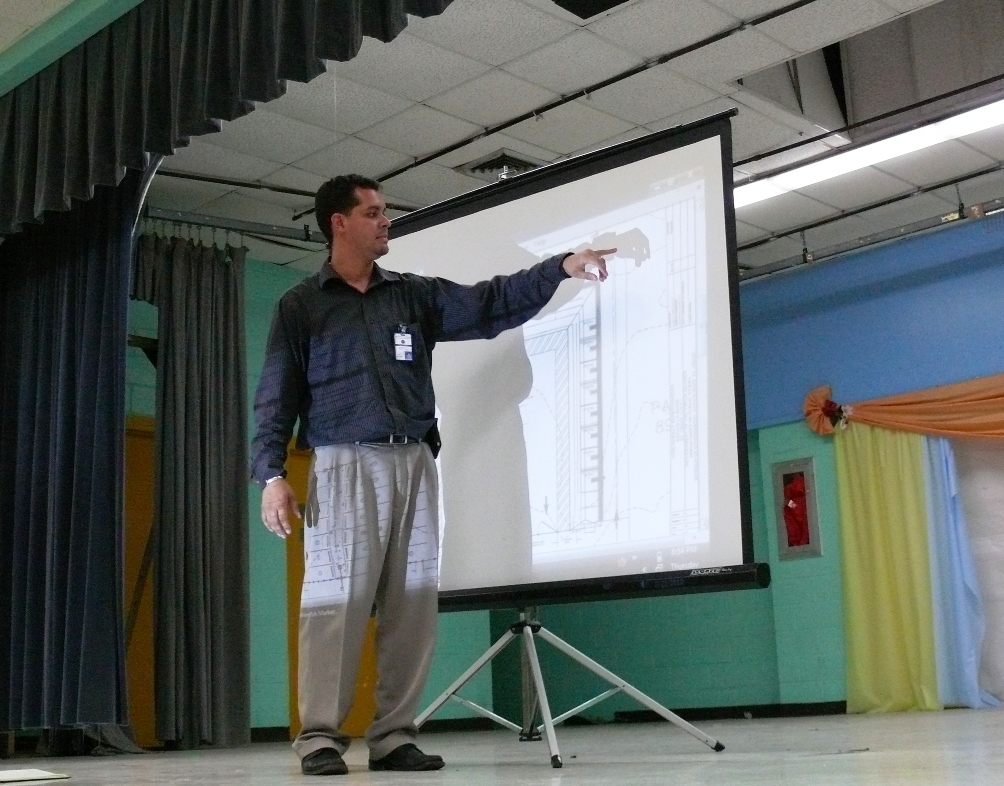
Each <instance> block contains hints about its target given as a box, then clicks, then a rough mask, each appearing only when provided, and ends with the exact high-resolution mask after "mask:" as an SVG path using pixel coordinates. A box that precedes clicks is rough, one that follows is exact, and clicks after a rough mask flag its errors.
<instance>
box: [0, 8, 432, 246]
mask: <svg viewBox="0 0 1004 786" xmlns="http://www.w3.org/2000/svg"><path fill="white" fill-rule="evenodd" d="M451 1H452V0H144V2H142V3H141V4H140V5H138V6H137V7H136V8H134V9H133V10H132V11H129V12H128V13H126V14H125V15H124V16H122V17H121V18H120V19H118V20H117V21H115V22H114V23H112V24H111V25H109V26H108V27H106V28H105V29H104V30H102V31H100V32H99V33H97V34H95V35H94V36H92V37H91V38H90V39H88V40H87V41H85V42H84V43H83V44H81V45H80V46H78V47H77V48H76V49H74V50H73V51H71V52H69V53H67V54H66V55H64V56H63V57H62V58H60V59H59V60H58V61H56V62H55V63H53V64H52V65H50V66H49V67H48V68H46V69H44V70H43V71H41V72H39V73H38V74H36V75H35V76H33V77H31V78H30V79H28V80H27V81H25V82H24V83H22V84H21V85H19V86H18V87H16V88H15V89H14V90H12V91H10V92H9V93H7V94H6V95H4V96H0V195H2V196H0V235H9V234H12V233H14V232H17V231H18V230H19V229H20V227H21V226H22V225H23V224H25V223H32V222H37V221H39V220H41V217H42V214H43V211H46V210H66V209H68V208H69V205H70V199H71V198H76V199H81V200H83V199H89V198H90V196H91V194H92V193H93V188H94V186H95V185H115V184H117V183H118V182H119V181H120V180H121V179H122V177H123V175H124V173H125V168H126V167H132V168H136V169H143V167H144V164H145V162H144V158H143V154H144V153H145V152H148V153H159V154H163V155H170V154H171V153H173V152H174V151H175V150H176V149H177V148H179V147H183V146H184V145H186V144H188V139H189V138H190V137H192V136H198V135H200V134H207V133H210V132H212V131H218V130H219V121H220V120H233V119H234V118H237V117H241V116H242V115H246V114H247V113H249V112H251V111H252V110H253V109H254V104H253V103H252V102H255V101H270V100H272V99H274V98H278V97H279V96H281V95H282V94H283V93H284V92H285V87H286V86H285V80H287V79H292V80H295V81H298V82H308V81H310V80H311V79H313V78H314V77H315V76H317V75H319V74H320V73H321V72H322V71H323V70H324V64H323V62H322V60H351V59H352V58H353V57H355V55H356V53H357V52H358V51H359V47H360V45H361V44H362V39H363V36H370V37H372V38H377V39H379V40H381V41H390V40H391V39H393V38H394V37H395V36H397V35H398V33H400V32H401V31H402V30H403V29H404V28H405V27H406V25H407V23H408V17H407V15H408V14H411V15H413V16H433V15H435V14H439V13H441V12H442V11H443V10H444V9H445V8H446V7H447V6H448V5H449V4H450V2H451Z"/></svg>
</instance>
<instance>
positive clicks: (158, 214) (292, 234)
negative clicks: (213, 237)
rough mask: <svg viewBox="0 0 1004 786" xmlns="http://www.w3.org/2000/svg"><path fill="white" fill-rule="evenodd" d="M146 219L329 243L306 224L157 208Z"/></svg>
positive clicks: (244, 233)
mask: <svg viewBox="0 0 1004 786" xmlns="http://www.w3.org/2000/svg"><path fill="white" fill-rule="evenodd" d="M144 218H149V219H151V220H154V221H166V222H168V223H171V224H190V225H193V226H203V227H212V228H214V229H226V230H228V231H231V232H238V233H240V234H242V235H266V236H268V237H281V238H284V239H286V240H299V241H300V242H301V243H319V244H320V245H322V246H324V245H327V243H328V241H327V239H326V238H325V237H324V235H322V234H321V233H320V232H314V231H311V229H310V225H309V224H304V225H303V229H294V228H293V227H284V226H279V225H278V224H258V223H256V222H253V221H241V220H240V219H237V218H223V217H222V216H206V215H202V214H201V213H184V212H181V211H179V210H162V209H161V208H157V207H150V208H147V209H146V212H145V213H144ZM303 250H304V251H308V252H309V251H310V250H311V249H309V248H305V249H303Z"/></svg>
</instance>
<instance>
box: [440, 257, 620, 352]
mask: <svg viewBox="0 0 1004 786" xmlns="http://www.w3.org/2000/svg"><path fill="white" fill-rule="evenodd" d="M613 250H616V249H611V250H602V251H592V250H589V249H586V250H584V251H581V252H579V253H576V254H559V255H557V256H553V257H550V258H548V259H545V260H544V261H543V262H539V263H538V264H536V265H534V266H533V267H531V268H529V269H527V270H521V271H519V272H518V273H513V274H511V275H507V276H495V277H494V278H492V279H490V280H488V281H481V282H478V283H477V284H472V285H464V284H456V283H454V282H452V281H447V280H446V279H434V281H433V290H432V297H433V312H434V314H435V315H436V318H437V324H436V326H435V327H436V331H435V333H436V334H435V340H436V341H464V340H467V339H473V338H494V337H495V336H497V335H498V334H499V333H501V332H502V331H503V330H508V329H509V328H514V327H517V326H518V325H522V324H523V323H524V322H526V321H528V320H530V319H533V317H535V316H536V315H537V314H538V313H539V312H540V310H541V309H542V308H543V307H544V306H545V305H547V302H548V301H549V300H550V299H551V297H552V296H553V295H554V292H555V290H557V288H558V285H559V284H560V283H561V282H562V281H564V280H565V279H566V278H569V277H575V278H583V279H587V280H591V281H602V280H603V279H605V278H606V277H607V273H606V263H605V262H604V260H603V255H604V254H609V253H612V251H613Z"/></svg>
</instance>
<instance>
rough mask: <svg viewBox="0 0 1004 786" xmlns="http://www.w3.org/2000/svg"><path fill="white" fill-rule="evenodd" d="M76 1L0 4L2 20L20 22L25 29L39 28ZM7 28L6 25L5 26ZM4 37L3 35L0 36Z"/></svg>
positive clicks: (47, 0)
mask: <svg viewBox="0 0 1004 786" xmlns="http://www.w3.org/2000/svg"><path fill="white" fill-rule="evenodd" d="M73 1H74V0H21V2H10V1H9V0H5V1H4V2H2V3H0V18H2V19H3V20H4V21H5V22H6V20H13V21H15V22H18V23H19V24H20V25H21V26H22V27H24V28H28V29H30V28H32V27H37V26H38V25H40V24H42V23H43V22H45V21H46V20H48V19H49V18H50V17H52V16H54V15H55V14H56V13H57V12H59V11H62V10H63V9H64V8H65V7H66V6H68V5H70V3H72V2H73ZM4 26H6V25H4ZM0 35H2V34H0Z"/></svg>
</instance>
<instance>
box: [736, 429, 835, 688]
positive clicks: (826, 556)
mask: <svg viewBox="0 0 1004 786" xmlns="http://www.w3.org/2000/svg"><path fill="white" fill-rule="evenodd" d="M757 436H758V442H759V450H760V470H761V471H760V476H759V481H760V484H761V488H762V489H763V492H764V494H763V496H764V498H765V500H766V504H767V508H768V510H769V511H770V515H769V516H768V520H769V521H771V523H772V525H771V526H769V527H767V540H768V543H769V546H768V549H767V553H768V555H769V557H770V572H771V578H772V586H773V599H774V633H775V637H776V642H777V670H778V683H779V688H780V699H781V702H782V703H784V704H799V703H812V702H826V701H843V700H844V699H845V698H846V695H847V694H846V676H847V675H846V654H845V641H844V607H843V590H842V586H843V585H842V579H841V572H840V571H841V568H840V532H839V529H838V508H837V504H838V503H837V480H836V467H835V464H834V453H833V440H832V439H829V438H826V437H820V436H819V435H817V434H815V433H813V432H812V431H811V430H809V428H808V427H807V426H806V425H805V423H804V422H802V421H799V422H797V423H788V424H785V425H781V426H774V427H771V428H764V429H760V431H759V432H758V435H757ZM807 457H808V458H812V460H813V475H814V477H815V487H816V508H817V512H818V520H819V537H820V542H821V545H822V555H821V556H818V557H807V558H803V559H793V560H784V561H781V560H779V559H778V556H777V555H778V549H777V542H778V532H777V527H776V525H775V524H774V522H776V521H777V513H776V511H777V507H776V505H777V503H776V500H775V499H774V490H773V473H772V470H771V467H772V465H773V464H776V463H778V462H782V461H791V460H793V459H800V458H807ZM754 477H755V476H754Z"/></svg>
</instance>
